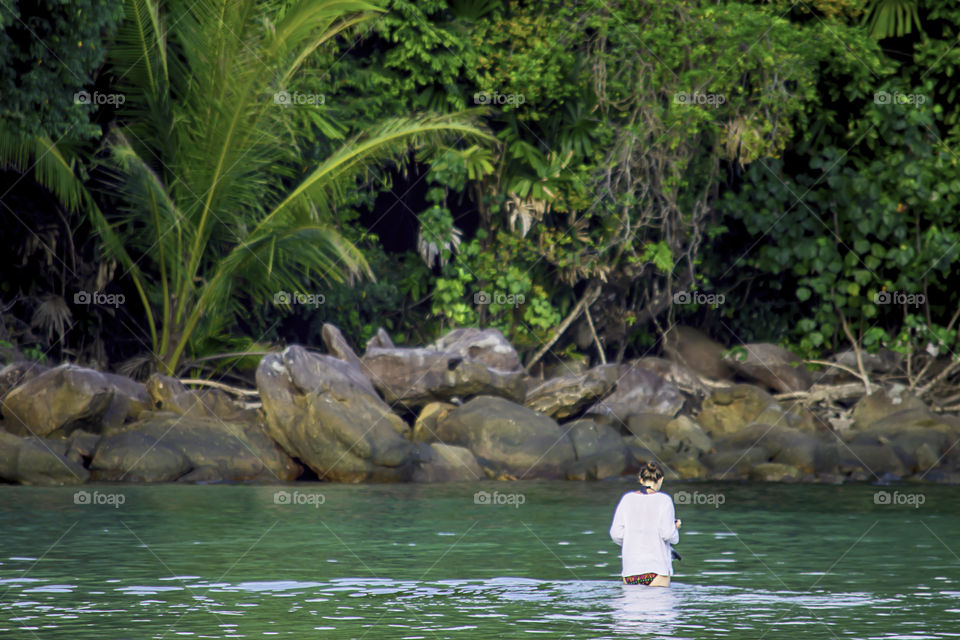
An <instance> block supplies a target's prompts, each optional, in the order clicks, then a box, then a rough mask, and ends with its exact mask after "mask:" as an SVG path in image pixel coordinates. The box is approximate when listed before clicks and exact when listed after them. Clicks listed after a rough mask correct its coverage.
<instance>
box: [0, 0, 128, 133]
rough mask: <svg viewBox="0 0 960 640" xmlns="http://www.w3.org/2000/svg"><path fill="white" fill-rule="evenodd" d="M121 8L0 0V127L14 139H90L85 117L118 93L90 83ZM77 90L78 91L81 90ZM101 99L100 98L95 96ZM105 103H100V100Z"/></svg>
mask: <svg viewBox="0 0 960 640" xmlns="http://www.w3.org/2000/svg"><path fill="white" fill-rule="evenodd" d="M122 16H123V8H122V6H121V5H120V4H118V3H116V2H111V1H110V0H40V1H38V2H22V1H20V0H4V2H3V5H2V7H0V29H2V32H0V96H3V101H2V102H3V104H2V106H0V125H2V129H3V131H4V136H10V137H13V138H31V137H34V136H38V137H41V138H52V139H54V140H58V139H59V138H62V137H64V136H67V135H69V136H70V137H71V138H72V139H80V140H82V139H86V138H91V137H94V136H96V135H98V133H99V127H98V126H97V125H96V124H93V123H91V122H90V116H91V115H92V114H93V113H94V112H95V111H96V110H97V109H98V108H99V107H101V106H102V105H104V104H115V103H116V96H114V95H107V94H104V93H102V92H98V91H97V90H96V89H95V88H94V87H92V86H91V85H92V84H93V82H94V77H95V72H96V70H97V68H98V67H99V66H100V64H101V63H102V62H103V58H104V54H105V46H104V45H105V42H106V41H108V40H109V38H110V36H111V35H112V33H113V31H114V30H115V28H116V26H117V24H118V23H119V21H120V18H121V17H122ZM80 92H83V93H80ZM99 98H103V100H104V101H101V100H99ZM105 101H106V102H105Z"/></svg>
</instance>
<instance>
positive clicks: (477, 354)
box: [433, 327, 522, 371]
mask: <svg viewBox="0 0 960 640" xmlns="http://www.w3.org/2000/svg"><path fill="white" fill-rule="evenodd" d="M433 348H434V349H436V350H437V351H442V352H444V353H448V354H451V355H456V356H460V357H461V358H463V359H464V360H469V361H470V362H477V363H479V364H482V365H484V366H485V367H489V368H491V369H496V370H498V371H520V370H521V369H522V367H521V366H520V356H519V355H518V354H517V350H516V349H514V348H513V345H512V344H510V342H509V341H508V340H507V339H506V338H505V337H504V336H503V334H502V333H500V331H499V330H497V329H477V328H475V327H467V328H465V329H454V330H453V331H451V332H450V333H448V334H446V335H445V336H443V337H441V338H440V339H439V340H437V341H436V342H435V343H434V344H433Z"/></svg>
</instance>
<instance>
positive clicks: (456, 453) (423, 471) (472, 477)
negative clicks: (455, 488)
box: [413, 442, 486, 482]
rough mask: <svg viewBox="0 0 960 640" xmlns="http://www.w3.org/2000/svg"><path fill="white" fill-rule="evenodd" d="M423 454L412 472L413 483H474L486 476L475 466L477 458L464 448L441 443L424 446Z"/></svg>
mask: <svg viewBox="0 0 960 640" xmlns="http://www.w3.org/2000/svg"><path fill="white" fill-rule="evenodd" d="M423 449H424V450H425V451H424V453H421V455H420V461H419V462H418V463H417V468H416V470H415V471H414V472H413V481H414V482H476V481H477V480H485V479H486V474H484V472H483V469H481V468H480V465H479V464H477V458H476V457H475V456H474V455H473V454H472V453H470V450H469V449H467V448H465V447H456V446H453V445H449V444H443V443H442V442H433V443H430V444H429V445H424V447H423Z"/></svg>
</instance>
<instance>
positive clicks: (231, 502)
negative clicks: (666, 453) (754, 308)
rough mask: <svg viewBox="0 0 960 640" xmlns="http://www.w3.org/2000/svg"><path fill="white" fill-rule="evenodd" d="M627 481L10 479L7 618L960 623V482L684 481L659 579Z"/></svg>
mask: <svg viewBox="0 0 960 640" xmlns="http://www.w3.org/2000/svg"><path fill="white" fill-rule="evenodd" d="M630 488H631V487H630V485H627V484H624V483H620V482H612V483H606V482H603V483H573V482H555V483H551V482H542V483H541V482H537V483H533V482H519V483H477V484H469V485H434V486H429V485H387V486H384V485H360V486H347V485H331V484H306V485H296V486H293V485H291V486H286V487H254V486H176V485H169V486H149V487H148V486H115V485H114V486H111V485H100V486H86V487H83V488H82V489H81V490H82V491H86V492H87V494H86V495H84V494H77V490H76V489H66V488H57V489H45V488H44V489H41V488H30V487H13V486H3V487H0V523H2V524H0V527H2V542H3V546H2V550H0V638H18V639H19V638H39V639H42V640H46V639H48V638H50V639H61V638H62V639H64V640H66V639H72V640H86V639H96V640H112V639H121V638H138V639H139V638H183V637H186V638H274V637H283V638H371V639H374V638H377V639H379V638H408V639H415V638H425V639H426V638H430V639H442V638H452V639H458V638H464V639H466V638H501V637H506V638H522V637H537V636H538V635H539V636H542V637H548V638H628V637H629V638H635V637H649V638H761V637H769V638H787V639H790V638H809V637H822V638H831V637H832V638H864V639H867V638H869V639H874V638H876V639H880V638H890V639H894V638H899V639H913V640H921V639H925V638H960V583H958V580H960V557H958V552H960V499H958V498H960V489H957V488H952V487H943V486H927V485H904V486H899V487H872V486H862V485H861V486H850V485H846V486H821V485H750V486H748V485H717V484H699V483H698V484H673V485H670V486H667V487H665V490H668V491H669V492H671V493H673V494H674V496H675V498H676V499H677V502H678V503H679V502H681V501H684V500H686V501H687V502H688V504H678V505H677V512H678V516H679V517H681V518H682V519H683V521H684V525H683V528H682V530H681V542H680V544H679V545H678V546H677V548H678V550H679V551H680V552H681V553H682V554H683V561H682V562H679V563H675V570H676V571H677V575H676V576H675V578H674V586H673V587H672V588H670V589H653V588H647V587H641V586H624V585H621V584H619V583H618V582H617V576H618V574H619V569H620V565H619V558H618V555H617V553H618V548H617V547H616V546H614V545H613V543H612V542H611V541H610V539H609V537H608V534H607V529H608V527H609V524H610V519H611V517H612V514H613V509H614V506H615V505H616V502H617V500H618V498H619V496H620V494H621V493H623V492H624V491H626V490H629V489H630ZM277 491H281V492H286V493H279V494H277ZM878 491H885V492H887V493H886V496H884V495H881V494H878V493H877V492H878ZM95 492H96V493H95ZM477 492H486V493H479V494H478V493H477ZM494 492H497V493H494ZM878 496H879V497H878ZM878 501H879V502H880V504H878ZM478 502H479V503H478ZM884 502H889V503H890V504H883V503H884ZM921 502H922V504H920V503H921Z"/></svg>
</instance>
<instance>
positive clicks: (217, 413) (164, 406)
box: [146, 373, 259, 422]
mask: <svg viewBox="0 0 960 640" xmlns="http://www.w3.org/2000/svg"><path fill="white" fill-rule="evenodd" d="M146 386H147V390H148V392H149V394H150V397H151V400H152V403H153V405H154V406H155V407H156V408H157V409H159V410H161V411H171V412H173V413H176V414H178V415H181V416H186V417H188V418H218V419H220V420H224V421H226V422H258V421H259V420H258V417H257V412H256V411H254V410H251V409H245V408H243V407H242V406H240V405H239V404H237V403H236V402H234V401H233V399H232V398H230V396H228V395H227V394H226V393H224V392H223V391H221V390H220V389H187V388H186V387H185V386H184V385H183V383H181V382H180V381H179V380H177V379H176V378H171V377H169V376H164V375H161V374H158V373H155V374H153V375H151V376H150V378H149V379H148V380H147V385H146Z"/></svg>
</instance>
